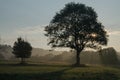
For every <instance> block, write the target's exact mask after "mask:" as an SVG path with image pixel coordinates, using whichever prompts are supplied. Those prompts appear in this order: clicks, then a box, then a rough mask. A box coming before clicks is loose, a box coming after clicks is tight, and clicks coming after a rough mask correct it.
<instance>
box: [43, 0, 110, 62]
mask: <svg viewBox="0 0 120 80" xmlns="http://www.w3.org/2000/svg"><path fill="white" fill-rule="evenodd" d="M97 17H98V16H97V13H96V12H95V11H94V9H93V8H92V7H88V6H86V5H85V4H80V3H74V2H71V3H68V4H66V5H65V7H64V8H63V9H61V10H60V11H59V12H58V13H56V15H55V16H54V17H53V19H52V20H51V22H50V24H49V25H48V26H46V27H45V31H46V32H47V33H46V36H48V37H49V43H48V44H50V45H51V46H52V47H69V48H72V49H74V50H76V51H77V52H76V53H77V59H78V60H77V63H76V64H79V63H80V61H79V54H80V52H81V51H82V50H83V49H84V48H85V47H90V48H94V49H98V48H100V46H101V45H107V40H108V39H107V37H108V36H107V32H106V31H105V29H104V26H103V25H102V23H100V22H99V21H98V20H97Z"/></svg>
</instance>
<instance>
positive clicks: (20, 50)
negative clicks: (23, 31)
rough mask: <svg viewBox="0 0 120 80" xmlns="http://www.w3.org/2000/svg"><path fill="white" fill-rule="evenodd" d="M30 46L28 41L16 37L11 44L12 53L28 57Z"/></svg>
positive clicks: (19, 56)
mask: <svg viewBox="0 0 120 80" xmlns="http://www.w3.org/2000/svg"><path fill="white" fill-rule="evenodd" d="M31 51H32V47H31V45H30V43H28V42H27V41H24V40H23V39H22V38H18V39H17V41H16V42H15V43H14V46H13V54H14V55H15V56H16V57H17V58H22V59H24V58H29V57H30V56H31Z"/></svg>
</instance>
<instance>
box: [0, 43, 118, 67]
mask: <svg viewBox="0 0 120 80" xmlns="http://www.w3.org/2000/svg"><path fill="white" fill-rule="evenodd" d="M0 60H9V61H18V60H19V59H17V58H15V56H14V55H13V54H12V47H11V46H9V45H0ZM27 61H28V62H38V63H39V62H48V63H49V62H63V63H74V61H75V52H74V51H54V50H53V51H50V50H44V49H39V48H33V50H32V56H31V58H29V59H27ZM81 63H82V64H95V65H96V64H102V65H116V64H117V65H118V64H119V63H120V55H119V53H118V52H116V50H115V49H114V48H112V47H110V48H106V49H102V50H101V51H99V52H98V51H96V52H95V51H83V52H82V53H81Z"/></svg>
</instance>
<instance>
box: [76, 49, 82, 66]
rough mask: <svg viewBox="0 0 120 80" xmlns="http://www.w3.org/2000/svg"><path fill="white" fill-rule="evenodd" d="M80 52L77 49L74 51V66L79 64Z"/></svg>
mask: <svg viewBox="0 0 120 80" xmlns="http://www.w3.org/2000/svg"><path fill="white" fill-rule="evenodd" d="M80 52H81V51H79V50H77V52H76V63H75V66H80Z"/></svg>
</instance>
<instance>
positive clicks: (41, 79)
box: [0, 64, 120, 80]
mask: <svg viewBox="0 0 120 80" xmlns="http://www.w3.org/2000/svg"><path fill="white" fill-rule="evenodd" d="M0 80H120V69H119V67H117V68H115V67H103V66H86V67H72V66H70V65H50V64H49V65H48V64H27V65H19V64H0Z"/></svg>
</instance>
